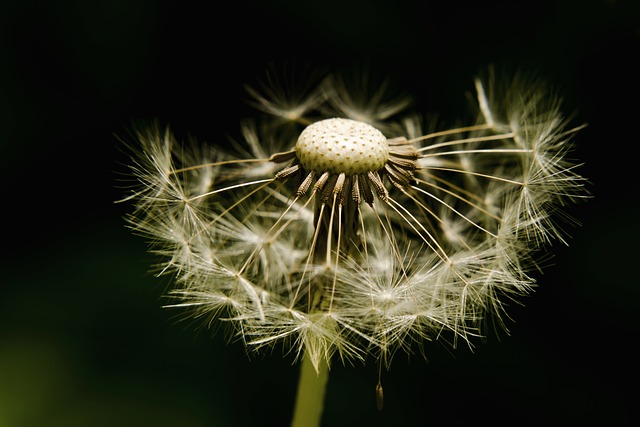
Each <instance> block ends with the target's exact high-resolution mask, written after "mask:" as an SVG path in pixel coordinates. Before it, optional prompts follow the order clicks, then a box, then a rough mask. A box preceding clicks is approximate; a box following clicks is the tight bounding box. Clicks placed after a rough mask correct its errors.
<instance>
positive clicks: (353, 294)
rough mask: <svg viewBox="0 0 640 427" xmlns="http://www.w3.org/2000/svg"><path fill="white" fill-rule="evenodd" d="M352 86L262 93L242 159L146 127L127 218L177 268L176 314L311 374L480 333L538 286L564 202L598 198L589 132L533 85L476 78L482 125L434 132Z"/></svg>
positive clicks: (331, 82) (399, 103) (245, 131)
mask: <svg viewBox="0 0 640 427" xmlns="http://www.w3.org/2000/svg"><path fill="white" fill-rule="evenodd" d="M340 82H341V80H340V79H337V78H335V77H331V78H328V79H327V80H326V81H324V82H322V83H320V84H319V85H318V88H317V89H315V90H308V91H307V92H304V93H301V94H297V95H296V97H295V99H296V100H297V103H291V102H290V101H289V100H288V99H286V98H285V97H282V96H279V95H278V93H279V92H278V91H277V88H270V89H269V90H268V91H267V93H262V92H260V91H259V90H254V89H252V90H251V91H250V93H251V94H252V95H253V96H254V97H255V99H256V103H257V104H258V106H259V108H260V110H262V111H263V112H266V113H269V114H270V116H269V117H266V118H262V120H263V121H260V122H255V121H253V122H247V123H246V124H244V125H243V128H242V135H243V137H244V139H243V142H241V143H239V145H238V146H237V147H236V148H237V149H236V150H235V152H236V153H243V154H242V155H237V154H236V155H234V154H232V151H224V150H222V149H219V148H215V147H211V148H209V147H207V148H195V147H188V146H185V147H182V146H180V147H176V145H177V144H176V141H175V140H174V137H173V136H172V135H171V133H170V132H169V131H168V130H161V129H159V128H157V127H152V128H150V129H144V130H141V131H140V132H139V134H138V137H139V140H140V143H141V146H140V148H139V150H138V152H137V154H136V156H135V158H134V160H135V163H134V165H133V167H132V171H133V174H134V175H135V176H136V178H137V181H138V184H139V185H138V187H137V188H136V189H135V191H134V192H132V194H131V196H130V199H132V200H134V201H135V206H136V208H135V211H134V212H133V213H132V214H131V216H130V218H129V219H130V223H131V225H132V227H133V228H134V229H135V230H136V231H137V232H139V233H142V234H144V235H145V236H147V237H148V238H149V239H150V241H151V242H152V243H153V245H154V249H155V250H156V251H157V252H158V253H160V254H161V255H162V256H163V257H164V260H165V262H164V264H163V265H162V269H161V270H162V272H173V273H174V274H175V275H176V278H177V281H176V288H175V290H174V291H173V292H172V294H171V295H172V296H173V297H175V298H176V301H175V303H174V304H172V306H174V307H187V308H191V309H192V310H193V314H194V315H195V316H202V317H205V318H207V319H214V318H222V319H225V320H226V321H228V322H230V323H232V324H234V325H236V326H237V328H236V330H237V331H238V334H240V335H241V337H242V339H243V341H244V342H245V343H246V344H247V345H248V346H250V347H254V348H256V349H257V348H261V347H264V346H271V345H274V344H276V343H284V344H285V345H286V348H287V349H288V350H290V351H292V352H293V353H294V354H296V355H302V354H306V355H308V357H310V359H311V361H312V363H313V364H314V365H315V366H316V367H317V366H319V364H320V363H321V362H322V361H323V360H326V361H330V360H331V359H332V357H333V356H334V355H336V354H337V355H338V356H339V357H340V358H343V359H349V358H357V359H364V358H365V357H366V355H367V354H373V355H374V356H375V357H379V358H380V360H381V361H384V362H385V363H388V362H389V361H390V359H391V356H392V355H393V354H394V352H395V351H397V350H398V349H404V350H407V351H411V346H412V345H413V343H415V342H421V341H422V340H430V339H434V338H436V337H442V336H444V335H445V334H443V333H444V332H449V333H450V334H451V335H452V337H453V340H452V341H453V342H456V341H457V340H458V339H459V338H462V339H464V340H468V339H469V338H470V337H472V336H475V335H478V334H480V332H481V331H480V326H481V325H482V321H483V320H484V319H486V318H487V317H488V316H498V318H499V317H500V316H501V313H502V311H503V302H504V299H505V298H507V299H513V298H517V297H518V296H521V295H523V294H526V293H527V292H529V291H530V290H531V288H532V286H533V285H534V283H533V280H532V278H531V277H529V275H528V271H530V269H531V268H532V267H534V266H535V264H534V261H533V260H534V257H533V256H532V253H535V250H537V249H539V248H540V247H541V245H543V244H547V243H549V242H550V241H552V240H555V239H560V240H562V239H563V236H562V234H561V233H560V230H559V228H558V227H557V226H556V222H555V218H556V217H557V215H556V214H557V212H558V211H559V208H560V207H561V206H562V205H563V204H565V203H567V202H572V201H575V200H577V199H579V198H582V197H585V196H586V192H585V190H584V187H583V185H584V179H583V178H582V177H581V176H580V175H578V173H577V172H576V165H575V164H573V163H572V162H571V161H569V160H567V156H566V154H567V153H568V152H569V150H570V147H571V138H572V136H573V134H574V132H575V131H576V130H577V128H574V129H567V121H566V120H565V119H564V118H563V117H562V115H561V113H560V111H559V108H558V103H557V102H556V101H555V98H553V97H550V96H549V95H548V94H545V93H544V92H543V91H542V88H541V87H540V86H536V85H531V86H525V85H523V84H517V85H505V87H502V88H496V87H495V86H494V82H491V81H489V82H487V81H482V80H477V81H476V82H475V88H476V92H477V105H476V108H477V110H478V112H479V114H478V117H477V118H474V119H473V120H471V121H469V122H468V124H467V125H466V126H464V127H459V128H455V129H447V130H440V131H437V132H436V131H434V132H431V133H429V132H424V131H423V129H424V127H425V126H424V123H425V122H424V121H423V120H422V119H421V118H419V117H418V116H417V115H415V114H413V115H408V116H400V115H399V114H400V113H401V110H402V108H403V107H405V106H407V105H408V102H406V100H404V99H397V100H392V101H386V100H384V97H383V96H382V95H381V93H378V94H377V95H376V97H375V98H374V99H372V100H371V102H370V103H363V102H362V100H361V99H359V98H358V97H357V96H355V95H350V94H349V92H348V89H349V87H346V86H344V85H343V84H342V83H340ZM498 89H501V90H498ZM355 99H358V102H354V100H355ZM340 113H342V115H343V116H344V117H336V115H338V114H340ZM270 118H271V119H270Z"/></svg>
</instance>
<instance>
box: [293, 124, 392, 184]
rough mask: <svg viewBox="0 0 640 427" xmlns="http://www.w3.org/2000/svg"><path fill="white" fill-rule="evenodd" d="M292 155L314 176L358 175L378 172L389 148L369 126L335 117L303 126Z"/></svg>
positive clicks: (378, 133) (377, 131) (384, 140)
mask: <svg viewBox="0 0 640 427" xmlns="http://www.w3.org/2000/svg"><path fill="white" fill-rule="evenodd" d="M296 155H297V157H298V160H300V163H301V164H302V166H303V167H304V168H305V169H306V170H310V171H314V172H316V173H317V174H322V173H324V172H330V173H335V174H340V173H344V174H346V175H358V174H363V173H366V172H369V171H377V170H380V169H382V168H383V167H384V165H385V163H387V159H388V157H389V146H388V145H387V138H385V136H384V135H383V134H382V132H380V131H379V130H378V129H376V128H374V127H373V126H371V125H368V124H367V123H363V122H358V121H355V120H349V119H340V118H336V119H326V120H321V121H319V122H315V123H313V124H311V125H309V126H307V127H306V128H305V130H303V131H302V133H301V134H300V137H299V138H298V142H297V143H296Z"/></svg>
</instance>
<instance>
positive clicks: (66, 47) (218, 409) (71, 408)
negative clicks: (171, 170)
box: [0, 0, 640, 427]
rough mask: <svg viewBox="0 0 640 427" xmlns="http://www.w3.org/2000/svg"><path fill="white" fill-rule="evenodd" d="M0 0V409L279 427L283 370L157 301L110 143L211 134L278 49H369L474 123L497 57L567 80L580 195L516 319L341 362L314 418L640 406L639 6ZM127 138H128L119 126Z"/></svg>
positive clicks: (373, 62)
mask: <svg viewBox="0 0 640 427" xmlns="http://www.w3.org/2000/svg"><path fill="white" fill-rule="evenodd" d="M519 3H520V2H510V1H485V2H474V3H472V4H470V5H465V4H462V3H460V2H431V1H425V2H411V1H406V0H399V1H374V0H371V1H365V0H353V1H334V0H323V1H317V2H309V4H306V3H305V2H298V1H284V0H281V1H275V0H265V1H256V2H247V1H234V2H224V3H216V2H189V1H168V0H164V1H163V0H133V1H132V0H126V1H125V0H96V1H81V0H76V1H72V0H57V1H6V0H5V1H2V2H0V53H1V56H0V61H1V67H0V148H1V151H0V164H1V167H0V189H1V199H0V200H2V202H1V203H2V209H1V214H2V224H4V225H3V228H2V229H3V231H2V244H1V248H2V249H1V250H2V257H1V261H0V262H2V267H1V269H0V283H1V285H0V426H3V427H4V426H7V427H40V426H46V427H49V426H51V427H54V426H55V427H58V426H59V427H63V426H65V427H80V426H153V427H163V426H185V427H195V426H198V427H204V426H258V425H259V426H268V425H273V426H286V425H288V423H289V419H290V415H291V411H292V405H293V401H294V394H295V387H296V381H297V374H298V371H297V366H292V362H293V359H292V357H290V356H286V355H285V356H283V354H282V351H281V349H279V348H276V349H274V351H273V353H272V354H265V355H260V356H252V357H249V356H247V355H246V354H245V349H244V347H243V345H242V344H241V343H237V342H236V343H230V344H227V340H226V337H225V333H224V329H219V330H218V331H217V333H215V334H214V333H213V331H210V330H207V329H206V328H203V327H200V325H199V324H197V323H191V322H184V321H179V317H177V316H176V315H177V314H178V313H177V312H175V311H172V310H169V309H163V308H162V305H163V304H164V303H165V301H164V300H163V299H162V295H163V294H164V293H165V291H166V289H167V287H168V286H169V285H170V283H169V279H168V278H160V279H158V278H155V277H154V276H153V275H152V274H150V273H149V266H150V265H151V264H152V263H153V262H154V257H153V256H152V255H150V254H148V253H147V252H146V249H147V247H146V242H144V241H143V240H142V239H140V238H138V237H136V236H133V235H132V234H131V233H130V232H129V230H127V229H126V228H125V222H124V220H123V216H124V215H125V214H126V213H127V212H129V210H130V206H129V205H127V204H126V203H124V204H116V203H114V201H115V200H117V199H120V198H122V197H123V195H124V194H125V193H124V190H123V189H122V188H121V181H120V179H121V178H122V175H121V174H122V173H123V172H126V168H125V167H124V166H123V164H124V163H126V162H127V157H126V154H125V153H124V152H123V151H122V143H121V142H120V141H119V138H120V137H121V138H124V139H128V137H129V132H130V131H131V129H132V127H133V125H134V123H136V122H138V121H149V120H158V122H159V123H161V124H163V125H165V124H168V125H170V126H171V127H172V129H173V130H174V131H175V133H176V134H177V135H178V137H179V138H180V139H181V140H184V141H187V140H188V139H189V138H192V137H193V138H196V139H197V140H198V141H200V142H207V143H216V144H225V143H226V142H227V141H228V137H229V136H230V135H231V136H233V135H237V133H238V130H239V128H238V123H239V120H240V119H241V118H243V117H246V116H248V115H251V114H252V111H251V109H250V107H249V106H248V105H247V102H246V101H247V99H248V96H247V94H246V92H245V90H244V85H245V84H256V83H257V82H258V80H259V79H260V78H262V77H263V76H264V71H265V68H266V67H267V66H269V64H271V63H273V64H276V65H277V66H278V65H280V66H284V65H286V64H288V65H290V64H298V65H303V66H307V67H309V68H319V67H322V68H325V69H329V70H331V69H336V68H342V67H346V66H349V65H350V64H353V63H365V64H367V66H368V68H369V69H370V70H371V71H372V72H373V73H375V74H376V75H380V76H389V77H391V78H392V82H393V85H392V87H393V88H397V89H398V90H400V91H406V92H408V93H411V94H412V95H413V96H414V98H415V101H416V104H415V108H416V109H418V110H421V111H424V112H426V113H432V114H436V113H437V114H438V115H439V116H440V117H441V118H442V119H443V121H444V122H447V121H450V122H453V121H454V120H456V119H464V118H467V117H469V116H468V114H469V111H468V109H467V107H466V106H465V105H466V104H465V103H466V98H465V96H466V95H465V94H466V93H469V92H470V91H471V90H472V89H473V86H472V79H473V78H474V77H475V76H476V75H477V74H478V73H480V72H482V71H484V70H486V69H487V67H488V66H489V65H490V64H494V65H496V66H497V67H500V68H502V69H506V70H514V71H515V70H521V71H523V72H534V73H536V74H537V75H539V76H540V77H542V78H544V79H545V80H547V81H548V83H549V84H550V86H552V87H553V88H555V89H557V90H558V91H559V93H560V94H561V95H562V96H563V98H564V109H565V111H566V113H567V114H571V113H574V112H575V124H576V125H579V124H581V123H584V122H587V123H589V126H588V127H587V128H586V129H584V130H583V131H581V132H580V134H579V135H578V138H577V149H576V152H575V156H576V157H577V158H579V159H581V160H583V161H584V162H585V165H584V166H583V167H582V168H581V172H582V173H583V174H584V175H585V176H587V177H588V178H590V180H591V181H592V184H591V185H590V189H591V191H592V193H593V195H594V198H593V199H592V200H590V201H588V202H586V203H582V204H580V205H579V206H577V207H570V208H569V212H570V213H571V214H572V215H574V216H575V217H576V218H577V219H579V220H580V222H581V223H582V226H581V227H571V226H569V227H568V231H569V234H570V235H571V236H572V238H571V239H570V241H569V242H570V246H568V247H566V246H564V245H562V244H556V245H554V246H553V247H552V248H551V249H550V251H551V252H552V253H553V254H554V257H553V258H552V259H551V262H549V266H548V268H547V269H546V270H545V273H544V274H539V275H537V276H536V277H537V278H538V280H539V283H540V286H539V288H538V289H537V291H536V292H535V294H533V295H532V296H530V297H528V298H526V299H525V300H524V301H523V303H524V305H523V306H518V305H515V304H514V305H512V306H511V307H510V308H509V313H510V315H511V317H512V319H513V321H508V322H507V324H508V326H509V329H510V334H506V333H504V332H503V333H499V334H489V336H488V337H487V338H486V339H485V340H480V339H478V340H477V341H476V342H474V344H475V348H474V349H473V351H471V350H470V349H468V348H467V347H466V346H464V345H462V346H460V347H459V348H457V349H456V350H451V349H448V348H447V347H446V346H444V345H440V344H437V343H432V344H427V345H426V346H425V348H424V351H425V354H426V355H427V359H428V360H426V361H425V360H424V358H423V357H422V356H421V355H420V354H416V355H414V356H412V357H410V358H407V357H405V356H404V355H398V356H397V358H396V359H395V363H394V364H393V366H392V369H391V371H389V372H385V373H384V375H383V385H384V387H385V397H386V407H385V409H384V411H383V412H381V413H378V412H377V411H376V409H375V400H374V387H375V383H376V381H377V366H376V363H375V361H374V360H372V359H370V360H368V363H367V364H365V365H361V364H355V365H354V366H347V367H342V366H341V365H339V364H337V363H336V365H335V367H334V369H333V371H332V373H331V378H330V382H329V386H328V396H327V400H326V409H325V417H324V422H323V425H325V426H337V427H340V426H356V425H358V426H359V425H366V426H370V427H373V426H391V425H393V426H399V425H406V426H408V425H425V426H434V425H442V423H446V425H462V424H467V423H472V422H474V423H475V422H476V421H477V422H479V423H487V424H491V425H527V424H533V425H560V424H570V425H579V424H583V423H589V424H590V425H595V424H601V425H608V426H614V425H616V426H619V425H631V424H632V421H633V420H634V419H636V418H637V415H636V411H637V409H636V407H637V403H636V402H637V390H636V389H637V383H638V379H639V378H638V367H637V355H636V352H635V341H636V339H635V338H636V334H637V326H636V324H635V322H636V321H637V317H638V316H637V314H638V309H637V307H638V300H639V299H640V291H639V286H638V285H639V284H638V276H635V274H636V270H637V269H638V265H637V264H638V249H637V248H638V246H639V242H640V240H639V239H640V233H639V228H640V226H639V225H638V218H640V209H639V202H638V197H637V191H636V186H635V182H636V181H637V175H635V174H636V173H637V172H638V161H637V155H636V154H635V149H636V147H637V146H638V143H639V141H638V131H637V128H636V126H637V125H638V117H639V112H640V111H639V109H638V100H639V99H640V90H639V83H638V76H640V67H639V66H638V61H637V59H638V54H640V2H638V1H635V0H627V1H624V0H618V1H605V0H601V1H595V0H589V1H578V0H574V1H531V2H521V3H522V4H523V6H516V5H517V4H519ZM128 140H129V141H131V139H128Z"/></svg>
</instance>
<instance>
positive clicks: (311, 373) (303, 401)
mask: <svg viewBox="0 0 640 427" xmlns="http://www.w3.org/2000/svg"><path fill="white" fill-rule="evenodd" d="M328 379H329V365H328V364H327V362H326V361H322V362H320V364H319V366H318V372H316V369H315V367H314V366H313V363H311V360H310V358H309V357H308V356H305V357H304V358H303V359H302V366H301V367H300V379H299V381H298V394H297V395H296V406H295V408H294V411H293V421H292V422H291V427H319V426H320V420H321V419H322V409H323V407H324V395H325V391H326V389H327V380H328Z"/></svg>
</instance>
